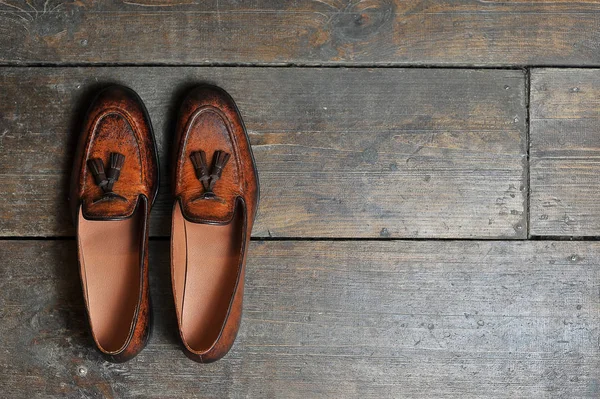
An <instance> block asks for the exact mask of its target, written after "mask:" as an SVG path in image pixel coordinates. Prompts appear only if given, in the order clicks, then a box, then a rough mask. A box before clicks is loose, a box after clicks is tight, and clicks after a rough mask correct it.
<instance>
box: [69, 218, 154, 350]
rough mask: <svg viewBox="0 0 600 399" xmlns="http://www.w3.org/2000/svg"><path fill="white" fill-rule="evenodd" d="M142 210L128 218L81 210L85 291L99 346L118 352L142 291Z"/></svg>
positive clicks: (80, 225)
mask: <svg viewBox="0 0 600 399" xmlns="http://www.w3.org/2000/svg"><path fill="white" fill-rule="evenodd" d="M140 214H141V212H140V210H139V209H138V210H136V212H135V213H134V215H133V216H132V217H131V218H129V219H125V220H116V221H95V220H87V219H85V218H84V217H83V214H82V212H81V210H80V211H79V226H78V240H79V243H78V245H79V255H80V263H81V275H82V278H83V289H84V295H85V296H86V298H87V305H88V312H89V316H90V323H91V325H92V331H93V333H94V337H95V339H96V342H97V343H98V346H100V348H101V349H103V350H105V351H106V352H116V351H118V350H120V349H121V348H122V347H123V346H124V345H125V344H126V343H127V338H128V336H129V332H130V330H131V325H132V322H133V318H134V315H135V309H136V307H137V303H138V299H139V294H140V273H141V264H140V252H141V245H142V234H143V231H142V229H143V226H140V221H141V220H140V219H141V216H140Z"/></svg>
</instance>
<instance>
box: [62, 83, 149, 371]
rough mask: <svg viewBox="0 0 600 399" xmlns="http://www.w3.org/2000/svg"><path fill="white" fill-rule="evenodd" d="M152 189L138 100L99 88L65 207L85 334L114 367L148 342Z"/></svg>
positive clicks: (146, 127) (117, 88)
mask: <svg viewBox="0 0 600 399" xmlns="http://www.w3.org/2000/svg"><path fill="white" fill-rule="evenodd" d="M115 154H118V155H115ZM102 166H103V167H104V170H102ZM98 168H99V169H100V171H98ZM99 172H100V173H99ZM95 177H96V178H95ZM105 177H106V178H107V179H108V178H111V180H110V183H108V182H107V181H103V180H102V179H103V178H105ZM107 186H110V188H109V189H107ZM157 191H158V159H157V152H156V146H155V140H154V136H153V132H152V127H151V123H150V118H149V117H148V114H147V112H146V109H145V107H144V105H143V103H142V101H141V99H140V98H139V97H138V96H137V94H135V93H134V92H133V91H132V90H130V89H127V88H125V87H121V86H111V87H108V88H106V89H104V90H102V91H101V92H100V93H99V94H98V96H97V97H96V99H95V100H94V101H93V103H92V105H91V107H90V109H89V111H88V114H87V116H86V118H85V121H84V125H83V131H82V132H81V136H80V140H79V145H78V147H77V152H76V154H75V161H74V166H73V176H72V184H71V192H70V204H71V211H72V214H73V220H74V223H75V227H76V231H77V242H78V260H79V269H80V276H81V280H82V287H83V293H84V299H85V304H86V310H87V314H88V320H89V323H90V327H91V331H92V336H93V338H94V342H95V343H96V346H97V348H98V349H99V350H100V351H101V352H102V353H103V354H104V355H105V357H106V358H107V359H108V360H111V361H114V362H123V361H126V360H129V359H131V358H132V357H133V356H135V355H137V354H138V353H139V352H140V351H141V350H142V349H143V348H144V346H145V345H146V343H147V341H148V338H149V334H150V327H151V320H150V319H151V309H150V298H149V286H148V283H149V282H148V235H149V223H148V222H149V215H150V209H151V206H152V204H153V203H154V200H155V198H156V195H157Z"/></svg>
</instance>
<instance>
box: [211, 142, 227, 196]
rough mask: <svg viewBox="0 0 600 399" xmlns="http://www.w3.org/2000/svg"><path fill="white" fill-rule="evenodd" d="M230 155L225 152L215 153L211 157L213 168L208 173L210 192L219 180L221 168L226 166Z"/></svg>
mask: <svg viewBox="0 0 600 399" xmlns="http://www.w3.org/2000/svg"><path fill="white" fill-rule="evenodd" d="M229 158H230V155H229V154H228V153H226V152H225V151H220V150H219V151H215V154H214V155H213V167H212V170H211V173H210V185H209V189H210V190H212V189H213V187H214V186H215V184H216V183H217V180H219V179H220V178H221V174H222V173H223V168H224V167H225V165H227V161H229Z"/></svg>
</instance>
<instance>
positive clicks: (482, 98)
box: [0, 0, 600, 399]
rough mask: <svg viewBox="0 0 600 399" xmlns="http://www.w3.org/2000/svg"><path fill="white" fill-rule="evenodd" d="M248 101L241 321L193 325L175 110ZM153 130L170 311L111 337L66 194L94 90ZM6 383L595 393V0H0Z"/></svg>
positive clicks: (599, 367) (162, 268)
mask: <svg viewBox="0 0 600 399" xmlns="http://www.w3.org/2000/svg"><path fill="white" fill-rule="evenodd" d="M204 82H208V83H213V84H217V85H219V86H222V87H223V88H225V89H226V90H227V91H229V92H230V93H231V94H232V96H233V97H234V98H235V100H236V101H237V103H238V105H239V108H240V111H241V113H242V115H243V117H244V120H245V122H246V125H247V127H248V131H249V135H250V139H251V142H252V147H253V151H254V154H255V157H256V161H257V164H258V169H259V175H260V180H261V194H262V197H261V204H260V210H259V214H258V218H257V221H256V224H255V228H254V231H253V242H252V246H251V248H250V252H249V260H248V271H247V277H246V284H247V293H246V298H245V304H244V319H243V322H242V327H241V330H240V334H239V336H238V339H237V341H236V344H235V345H234V348H233V349H232V351H231V353H230V354H228V355H227V356H226V357H225V358H224V359H222V360H221V361H219V362H217V363H214V364H210V365H200V364H196V363H193V362H191V361H190V360H188V359H187V358H186V357H185V356H184V355H183V353H182V352H181V351H180V349H179V342H178V337H177V327H176V320H175V314H174V307H173V304H172V296H171V288H170V280H169V264H168V263H169V248H168V247H169V246H168V236H169V233H170V232H169V225H170V215H169V209H170V206H171V198H170V196H169V192H170V187H169V186H170V185H169V179H168V168H169V161H170V159H169V157H168V155H167V154H169V153H170V151H169V150H170V148H171V145H172V143H171V142H172V137H173V128H174V123H175V115H176V112H177V107H178V104H179V101H180V100H181V98H182V97H183V96H184V95H185V93H186V92H187V90H189V89H190V88H191V87H193V86H194V85H197V84H199V83H204ZM110 83H121V84H124V85H127V86H129V87H131V88H133V89H135V90H136V91H137V92H138V93H139V94H140V96H141V98H142V99H143V101H144V102H145V104H146V106H147V108H148V110H149V113H150V117H151V119H152V122H153V125H154V128H155V132H156V134H157V140H158V146H159V153H160V161H161V173H162V176H161V177H162V182H161V184H162V185H161V192H160V195H159V199H158V201H157V203H156V206H155V208H154V210H153V218H152V221H151V223H152V227H151V232H152V237H153V238H152V240H151V265H150V267H151V279H152V290H151V292H152V296H153V301H154V305H155V308H156V315H155V316H156V323H155V329H154V336H153V338H152V340H151V343H150V344H149V346H148V347H147V348H146V349H145V350H144V351H143V352H142V353H141V354H140V355H139V356H138V357H136V358H135V359H134V360H132V361H130V362H128V363H125V364H119V365H115V364H111V363H107V362H105V361H103V360H102V358H101V357H100V356H99V354H97V353H96V352H95V350H94V349H93V347H92V340H91V337H90V335H89V333H88V331H87V326H86V322H85V319H84V308H83V298H82V293H81V289H80V287H79V281H78V275H77V265H76V253H75V245H74V240H73V236H74V231H73V226H72V225H71V222H70V220H69V215H68V211H67V202H66V200H67V192H66V191H67V180H68V178H69V173H70V167H71V162H72V154H73V150H74V145H75V140H76V138H77V135H78V133H79V131H78V127H79V126H80V124H81V118H82V116H83V112H84V111H85V109H86V107H87V105H88V104H89V101H90V99H91V97H92V96H93V95H94V93H95V92H96V91H97V90H98V89H99V88H101V87H103V86H105V85H107V84H110ZM0 186H1V187H2V191H0V192H1V193H2V195H0V259H1V264H0V397H2V398H4V397H6V398H27V399H30V398H54V397H56V398H62V397H67V398H84V397H87V398H103V397H115V398H129V397H135V398H187V397H198V398H204V397H215V398H238V397H249V398H320V397H331V398H565V399H571V398H599V397H600V242H598V237H600V3H598V2H595V1H566V0H565V1H562V0H559V1H546V0H542V1H534V0H531V1H528V0H524V1H519V2H500V1H475V0H457V1H439V2H436V1H429V0H410V1H399V0H396V1H393V0H388V1H384V0H366V1H342V0H339V1H338V0H331V1H308V0H307V1H294V2H277V1H270V0H256V1H253V2H237V1H225V0H220V1H219V0H211V1H206V2H205V1H202V2H200V1H195V0H189V1H188V0H184V1H178V2H171V1H167V0H163V1H161V0H136V1H119V0H114V1H110V2H92V1H66V2H59V1H57V0H48V1H41V0H40V1H33V0H30V1H25V0H7V1H0Z"/></svg>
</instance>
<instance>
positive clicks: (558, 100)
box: [531, 69, 600, 236]
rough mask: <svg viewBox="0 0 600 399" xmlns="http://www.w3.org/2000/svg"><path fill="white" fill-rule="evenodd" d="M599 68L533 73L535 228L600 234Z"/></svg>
mask: <svg viewBox="0 0 600 399" xmlns="http://www.w3.org/2000/svg"><path fill="white" fill-rule="evenodd" d="M599 198H600V70H599V69H586V70H582V69H537V70H534V71H533V72H532V77H531V233H532V234H534V235H548V236H598V235H600V201H599Z"/></svg>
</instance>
